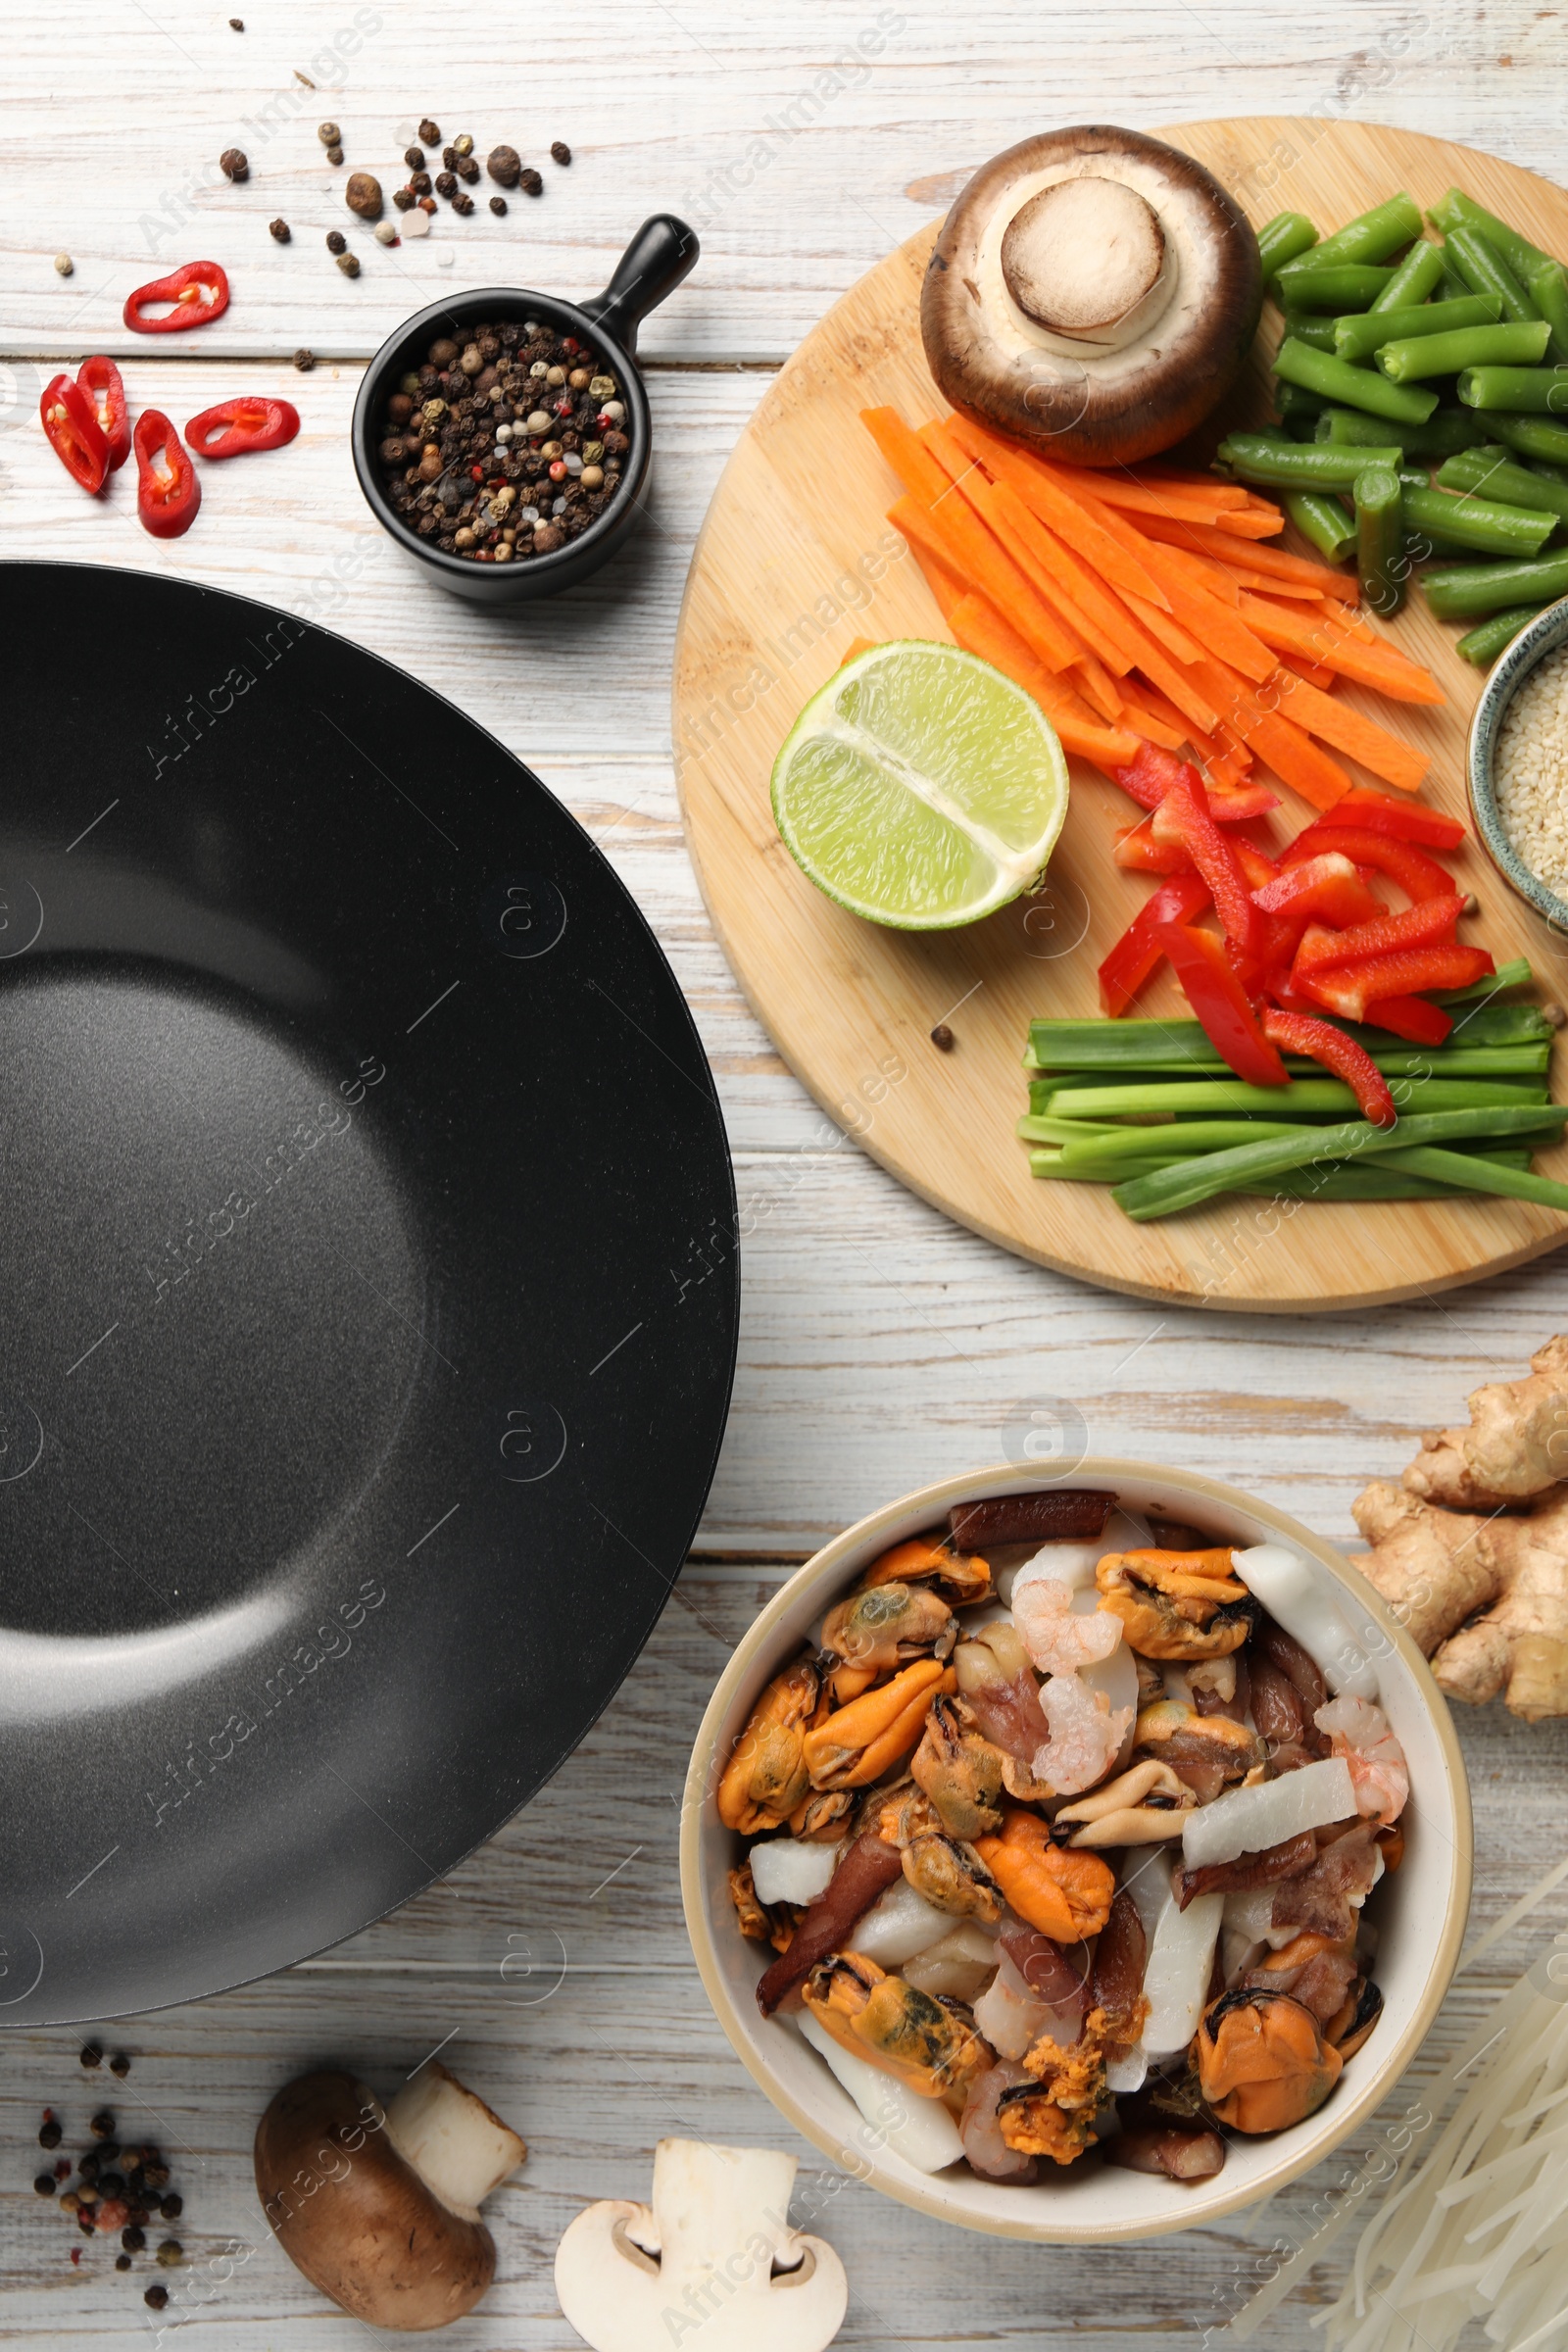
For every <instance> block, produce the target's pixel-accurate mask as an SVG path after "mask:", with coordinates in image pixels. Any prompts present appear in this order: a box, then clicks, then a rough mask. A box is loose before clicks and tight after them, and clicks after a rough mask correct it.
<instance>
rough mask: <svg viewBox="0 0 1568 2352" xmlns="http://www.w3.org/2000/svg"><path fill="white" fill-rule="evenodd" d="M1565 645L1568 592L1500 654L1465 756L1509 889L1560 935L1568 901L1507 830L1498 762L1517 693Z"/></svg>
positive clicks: (1488, 842)
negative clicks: (1497, 782) (1528, 861)
mask: <svg viewBox="0 0 1568 2352" xmlns="http://www.w3.org/2000/svg"><path fill="white" fill-rule="evenodd" d="M1564 644H1568V597H1564V598H1563V599H1562V600H1561V601H1560V603H1558V604H1555V605H1547V607H1546V608H1545V610H1544V612H1542V613H1537V614H1536V617H1535V619H1534V620H1532V621H1527V622H1526V624H1525V626H1524V627H1523V628H1522V629H1521V630H1520V632H1519V634H1518V636H1517V637H1516V638H1515V639H1514V641H1513V643H1512V645H1510V646H1509V647H1508V648H1507V650H1506V651H1505V652H1504V653H1502V654H1500V655H1499V656H1498V658H1497V661H1496V662H1495V664H1494V666H1493V670H1492V674H1491V676H1490V677H1489V678H1488V680H1487V682H1486V684H1485V686H1484V687H1483V688H1482V690H1481V700H1480V702H1479V703H1477V705H1476V710H1475V716H1474V717H1473V718H1472V719H1471V721H1470V744H1469V749H1468V751H1467V753H1466V756H1465V768H1466V780H1467V782H1468V784H1469V788H1470V809H1471V814H1472V815H1473V816H1474V818H1475V821H1476V833H1477V836H1478V837H1479V839H1480V841H1481V844H1482V847H1483V848H1484V849H1485V851H1486V853H1487V856H1488V857H1489V858H1491V859H1492V862H1493V864H1494V865H1495V867H1496V869H1497V871H1498V873H1499V874H1500V875H1501V876H1502V878H1503V880H1504V881H1505V882H1506V883H1507V885H1508V888H1509V889H1510V890H1512V891H1514V892H1516V893H1517V894H1518V896H1519V897H1520V898H1521V899H1523V900H1524V901H1525V902H1526V904H1527V905H1529V906H1531V907H1534V908H1535V910H1536V912H1537V913H1538V914H1539V915H1541V916H1543V917H1544V920H1545V921H1546V922H1548V923H1550V925H1551V927H1552V929H1553V930H1554V931H1556V932H1557V933H1558V934H1559V936H1568V905H1565V904H1564V902H1563V901H1562V900H1561V899H1559V898H1558V897H1557V895H1556V893H1555V891H1551V890H1548V889H1547V888H1546V885H1545V883H1544V882H1543V881H1542V879H1541V876H1540V875H1539V874H1533V873H1532V872H1531V871H1530V868H1529V866H1528V865H1526V863H1525V861H1524V859H1523V858H1521V857H1520V855H1519V853H1518V851H1517V850H1516V849H1515V848H1514V846H1513V843H1512V842H1511V841H1510V840H1509V838H1508V836H1507V834H1506V832H1505V831H1504V830H1503V824H1502V819H1501V817H1500V816H1499V815H1498V814H1497V795H1496V788H1495V782H1494V778H1493V762H1494V761H1495V758H1496V754H1497V737H1498V734H1499V732H1500V730H1501V727H1502V722H1503V720H1504V718H1505V717H1506V716H1507V714H1508V706H1509V705H1510V703H1511V702H1512V701H1513V698H1514V696H1515V695H1516V694H1517V693H1518V691H1519V689H1520V687H1521V686H1522V685H1523V684H1524V682H1525V680H1526V678H1528V677H1529V676H1530V674H1531V672H1532V671H1533V670H1534V669H1535V667H1536V665H1537V663H1538V662H1543V661H1544V659H1545V657H1546V655H1547V654H1552V653H1555V652H1556V650H1557V648H1558V647H1559V646H1560V645H1564Z"/></svg>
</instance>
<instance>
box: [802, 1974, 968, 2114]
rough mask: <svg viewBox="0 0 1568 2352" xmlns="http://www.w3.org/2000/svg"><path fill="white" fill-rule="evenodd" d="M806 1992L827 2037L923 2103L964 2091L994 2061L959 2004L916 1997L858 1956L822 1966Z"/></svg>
mask: <svg viewBox="0 0 1568 2352" xmlns="http://www.w3.org/2000/svg"><path fill="white" fill-rule="evenodd" d="M802 1990H803V1994H804V1997H805V2001H806V2006H807V2008H808V2009H809V2012H810V2014H811V2016H812V2017H814V2018H815V2020H816V2022H817V2024H818V2025H819V2026H820V2027H821V2028H822V2030H823V2032H824V2033H826V2034H831V2035H832V2037H833V2039H834V2040H835V2041H837V2042H839V2043H841V2044H842V2046H843V2047H844V2048H845V2049H847V2050H852V2051H853V2052H854V2053H855V2055H856V2056H857V2057H858V2058H867V2059H869V2060H870V2062H871V2064H872V2065H873V2066H880V2067H884V2068H885V2069H886V2070H887V2072H888V2073H889V2074H890V2075H897V2076H898V2078H899V2081H900V2082H904V2083H907V2085H908V2087H909V2089H910V2090H913V2091H916V2092H917V2093H918V2094H919V2096H920V2097H921V2098H925V2099H945V2098H947V2097H949V2096H950V2095H951V2094H952V2093H954V2092H956V2091H960V2092H963V2093H967V2091H968V2089H969V2086H970V2084H971V2083H972V2082H977V2081H978V2080H979V2078H980V2076H981V2075H983V2074H984V2073H985V2071H986V2069H987V2068H988V2067H989V2066H990V2065H991V2063H992V2054H991V2051H990V2049H989V2048H988V2047H987V2045H986V2043H985V2042H984V2041H983V2040H982V2039H981V2037H980V2035H979V2034H978V2033H977V2032H976V2031H975V2027H974V2021H973V2019H972V2017H971V2016H970V2014H969V2012H968V2010H967V2009H965V2007H964V2005H963V2003H962V2002H961V2001H955V2000H952V1999H944V1998H936V1999H934V1998H933V1997H932V1995H931V1994H930V1993H927V1992H917V1991H916V1990H915V1988H914V1986H913V1985H908V1984H906V1983H905V1981H904V1979H903V1978H902V1977H892V1976H887V1975H885V1974H884V1972H883V1971H882V1970H881V1969H880V1968H878V1966H877V1964H876V1962H875V1961H874V1960H867V1959H865V1958H864V1957H863V1956H862V1955H861V1954H860V1953H858V1952H842V1953H838V1954H836V1955H835V1956H834V1957H833V1958H832V1959H828V1960H821V1961H819V1962H818V1963H817V1965H816V1966H815V1968H813V1969H812V1971H811V1973H810V1975H809V1977H808V1978H807V1980H806V1983H805V1985H804V1986H803V1988H802Z"/></svg>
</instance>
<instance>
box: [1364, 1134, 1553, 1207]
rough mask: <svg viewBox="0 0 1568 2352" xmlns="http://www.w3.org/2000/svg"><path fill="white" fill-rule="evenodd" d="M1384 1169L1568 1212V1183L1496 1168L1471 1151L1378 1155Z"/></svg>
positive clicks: (1427, 1148)
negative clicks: (1394, 1169)
mask: <svg viewBox="0 0 1568 2352" xmlns="http://www.w3.org/2000/svg"><path fill="white" fill-rule="evenodd" d="M1379 1157H1380V1158H1381V1159H1382V1160H1383V1162H1384V1165H1385V1166H1386V1167H1392V1168H1399V1169H1401V1170H1403V1172H1404V1173H1405V1174H1406V1175H1410V1176H1435V1177H1439V1178H1441V1180H1442V1181H1443V1182H1444V1183H1445V1184H1455V1185H1457V1186H1458V1187H1459V1188H1460V1190H1461V1191H1463V1192H1470V1193H1499V1194H1501V1195H1502V1196H1503V1198H1504V1199H1506V1200H1509V1201H1540V1202H1541V1203H1542V1205H1543V1206H1544V1207H1545V1208H1563V1209H1568V1184H1559V1183H1557V1182H1556V1181H1555V1179H1554V1178H1552V1177H1550V1176H1535V1175H1527V1174H1525V1173H1524V1172H1523V1171H1522V1170H1521V1169H1518V1168H1505V1167H1499V1166H1498V1165H1497V1162H1496V1161H1495V1159H1484V1158H1481V1157H1479V1156H1478V1155H1477V1154H1476V1153H1475V1152H1444V1151H1441V1150H1438V1149H1436V1148H1434V1147H1433V1146H1432V1145H1430V1144H1426V1145H1420V1144H1418V1145H1417V1146H1416V1147H1415V1148H1414V1149H1413V1150H1411V1151H1405V1152H1386V1153H1380V1154H1379Z"/></svg>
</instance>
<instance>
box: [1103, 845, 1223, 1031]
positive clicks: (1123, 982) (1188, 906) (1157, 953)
mask: <svg viewBox="0 0 1568 2352" xmlns="http://www.w3.org/2000/svg"><path fill="white" fill-rule="evenodd" d="M1207 905H1208V884H1207V883H1206V882H1204V881H1203V880H1201V877H1200V876H1199V875H1197V874H1178V875H1176V876H1174V877H1173V878H1172V880H1170V881H1169V882H1162V883H1161V884H1160V886H1159V888H1158V890H1156V891H1155V893H1154V895H1153V897H1152V899H1151V900H1150V901H1149V902H1148V904H1147V905H1146V906H1144V907H1141V908H1140V909H1139V911H1138V913H1137V914H1135V915H1134V917H1133V919H1132V921H1131V922H1130V923H1129V924H1128V926H1127V928H1126V930H1125V931H1124V932H1123V933H1122V935H1121V937H1120V939H1118V940H1117V942H1116V944H1115V946H1114V947H1113V948H1112V949H1111V951H1110V954H1109V955H1108V956H1106V957H1105V960H1104V962H1103V964H1102V965H1101V967H1100V1002H1101V1005H1102V1007H1103V1010H1104V1011H1105V1012H1106V1013H1107V1014H1108V1015H1109V1017H1110V1018H1111V1019H1112V1020H1115V1018H1116V1017H1117V1015H1118V1014H1119V1013H1123V1012H1125V1011H1126V1009H1127V1007H1128V1005H1130V1004H1131V1003H1132V1001H1133V999H1134V998H1135V997H1136V996H1137V994H1138V991H1139V990H1140V989H1141V988H1142V987H1143V985H1144V982H1145V981H1146V980H1147V979H1148V978H1149V975H1150V973H1151V972H1152V971H1153V969H1154V967H1155V965H1156V964H1158V963H1160V962H1162V961H1163V959H1164V955H1165V949H1164V944H1163V942H1162V941H1161V940H1160V938H1159V937H1158V933H1159V931H1160V928H1161V926H1162V925H1164V924H1166V923H1190V922H1191V921H1192V920H1193V917H1194V916H1195V915H1199V914H1201V913H1202V911H1203V908H1204V907H1206V906H1207Z"/></svg>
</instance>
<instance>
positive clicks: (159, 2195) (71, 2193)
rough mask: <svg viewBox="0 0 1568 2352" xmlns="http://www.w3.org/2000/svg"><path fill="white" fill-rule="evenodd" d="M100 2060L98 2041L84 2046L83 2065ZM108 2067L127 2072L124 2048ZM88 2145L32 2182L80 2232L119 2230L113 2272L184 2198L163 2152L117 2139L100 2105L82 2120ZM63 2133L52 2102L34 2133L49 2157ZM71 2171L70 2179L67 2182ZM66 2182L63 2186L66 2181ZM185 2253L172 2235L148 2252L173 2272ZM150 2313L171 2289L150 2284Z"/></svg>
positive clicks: (128, 2263) (93, 2066) (92, 2067)
mask: <svg viewBox="0 0 1568 2352" xmlns="http://www.w3.org/2000/svg"><path fill="white" fill-rule="evenodd" d="M103 2063H104V2054H103V2050H102V2048H101V2047H100V2046H99V2044H98V2043H97V2042H95V2041H89V2042H87V2043H85V2044H84V2046H83V2048H82V2051H81V2064H82V2065H83V2067H85V2068H86V2069H88V2070H89V2071H90V2072H96V2071H97V2069H98V2068H99V2067H101V2066H102V2065H103ZM109 2071H110V2073H111V2074H112V2075H114V2076H116V2077H118V2078H119V2079H120V2080H121V2081H122V2082H123V2080H124V2078H125V2076H126V2075H128V2074H129V2072H130V2060H129V2058H128V2057H126V2056H125V2055H124V2053H123V2051H122V2052H117V2054H116V2055H115V2056H114V2057H113V2058H111V2059H110V2061H109ZM87 2130H88V2132H89V2134H90V2137H91V2141H92V2145H91V2146H90V2147H88V2148H86V2149H85V2150H84V2151H83V2152H82V2154H81V2155H80V2156H78V2157H77V2158H76V2160H75V2164H74V2166H73V2164H72V2160H71V2158H70V2157H69V2156H61V2157H58V2158H56V2160H55V2162H54V2164H53V2166H52V2168H51V2169H50V2170H48V2171H46V2172H41V2173H39V2174H38V2175H37V2176H36V2178H35V2179H34V2180H33V2184H32V2185H33V2188H34V2190H35V2191H36V2193H37V2194H38V2195H39V2196H40V2197H53V2198H55V2199H56V2200H57V2205H58V2210H59V2211H60V2212H61V2213H66V2214H70V2215H71V2216H72V2217H73V2220H74V2221H75V2224H76V2227H77V2229H79V2230H80V2232H81V2234H82V2236H83V2237H85V2238H92V2237H108V2236H112V2235H114V2234H115V2233H117V2232H118V2234H119V2238H120V2248H121V2250H120V2252H119V2253H118V2254H117V2255H116V2257H115V2268H116V2270H117V2271H128V2270H130V2269H131V2268H132V2265H133V2260H134V2257H135V2256H136V2255H138V2254H141V2253H144V2252H145V2251H146V2248H147V2225H148V2223H149V2222H151V2221H153V2220H154V2219H155V2217H156V2218H157V2219H158V2220H160V2221H165V2222H173V2221H177V2220H178V2219H179V2216H180V2215H181V2213H182V2212H183V2211H184V2200H183V2198H182V2197H181V2196H180V2195H179V2194H178V2192H177V2191H176V2190H174V2189H172V2188H171V2186H170V2168H169V2166H168V2164H167V2163H166V2161H165V2159H164V2156H163V2152H162V2150H161V2149H159V2148H158V2147H157V2146H156V2145H154V2144H153V2143H152V2142H151V2141H143V2142H141V2143H140V2144H137V2145H128V2144H125V2143H123V2142H122V2141H121V2139H120V2138H119V2136H118V2128H117V2126H116V2123H115V2118H114V2116H113V2114H112V2113H111V2112H110V2110H109V2109H108V2108H106V2107H101V2108H100V2109H99V2110H98V2112H97V2113H96V2114H95V2115H94V2116H93V2117H92V2119H91V2121H90V2122H89V2124H88V2126H87ZM64 2137H65V2128H64V2126H63V2125H62V2123H61V2121H60V2118H59V2116H58V2115H57V2114H56V2113H55V2111H54V2109H53V2108H52V2107H46V2108H45V2109H44V2111H43V2123H42V2125H41V2127H40V2129H39V2131H38V2145H39V2147H41V2148H43V2149H45V2150H46V2151H47V2152H48V2153H49V2154H50V2155H51V2156H52V2155H53V2154H54V2151H55V2150H56V2149H57V2148H58V2147H59V2145H60V2143H61V2141H62V2139H63V2138H64ZM73 2171H74V2174H75V2179H74V2180H72V2174H73ZM68 2181H69V2182H70V2186H69V2187H67V2186H65V2185H64V2184H65V2183H66V2182H68ZM80 2257H81V2249H80V2247H79V2246H78V2247H76V2248H74V2249H73V2252H72V2257H71V2259H72V2261H73V2263H76V2262H79V2260H80ZM183 2259H184V2248H183V2247H182V2245H181V2244H180V2242H179V2239H178V2238H177V2237H166V2238H163V2239H162V2240H161V2241H160V2242H159V2244H158V2246H157V2248H156V2249H155V2251H154V2254H153V2260H154V2261H155V2262H156V2263H157V2265H158V2267H159V2269H160V2270H165V2271H167V2270H172V2269H174V2268H175V2267H176V2266H177V2265H178V2264H179V2263H180V2262H182V2261H183ZM143 2301H144V2302H146V2303H147V2304H148V2305H149V2306H150V2308H151V2309H152V2310H154V2311H162V2310H163V2309H164V2308H165V2306H166V2305H167V2303H168V2301H169V2289H168V2288H167V2287H166V2286H162V2285H158V2284H154V2285H152V2286H149V2287H148V2289H147V2290H146V2293H145V2295H144V2297H143Z"/></svg>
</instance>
